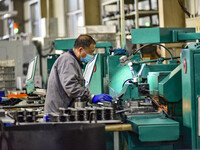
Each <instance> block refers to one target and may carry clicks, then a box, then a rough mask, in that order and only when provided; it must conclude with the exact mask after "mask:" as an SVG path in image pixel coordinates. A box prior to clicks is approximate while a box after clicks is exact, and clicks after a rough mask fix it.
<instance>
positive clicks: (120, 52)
mask: <svg viewBox="0 0 200 150" xmlns="http://www.w3.org/2000/svg"><path fill="white" fill-rule="evenodd" d="M114 55H126V50H125V49H114Z"/></svg>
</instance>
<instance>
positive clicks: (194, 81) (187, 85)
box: [181, 38, 200, 149]
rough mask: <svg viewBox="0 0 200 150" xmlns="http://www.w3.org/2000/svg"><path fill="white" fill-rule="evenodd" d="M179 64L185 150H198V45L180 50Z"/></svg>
mask: <svg viewBox="0 0 200 150" xmlns="http://www.w3.org/2000/svg"><path fill="white" fill-rule="evenodd" d="M199 39H200V38H199ZM181 63H182V64H181V66H182V96H183V99H182V104H183V130H184V144H185V147H186V148H191V149H199V148H200V136H199V135H200V134H199V132H200V122H199V116H200V113H199V112H200V105H199V104H200V99H199V95H200V68H199V63H200V43H192V44H190V45H188V46H186V47H185V48H184V49H183V50H182V53H181Z"/></svg>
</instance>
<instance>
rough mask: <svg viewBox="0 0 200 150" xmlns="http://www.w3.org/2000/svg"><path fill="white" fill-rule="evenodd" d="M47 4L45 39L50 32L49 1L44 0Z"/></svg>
mask: <svg viewBox="0 0 200 150" xmlns="http://www.w3.org/2000/svg"><path fill="white" fill-rule="evenodd" d="M46 2H47V37H49V35H50V34H49V31H50V13H49V11H50V9H49V0H46Z"/></svg>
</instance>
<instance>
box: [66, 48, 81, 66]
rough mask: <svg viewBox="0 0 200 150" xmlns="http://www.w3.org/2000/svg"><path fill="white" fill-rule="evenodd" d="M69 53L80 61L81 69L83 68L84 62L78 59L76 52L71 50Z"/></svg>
mask: <svg viewBox="0 0 200 150" xmlns="http://www.w3.org/2000/svg"><path fill="white" fill-rule="evenodd" d="M69 53H70V54H71V55H72V56H73V57H74V58H75V59H76V60H77V61H78V63H79V65H80V67H81V68H83V64H82V62H81V61H80V60H79V59H78V58H77V57H76V55H75V53H74V51H73V50H69Z"/></svg>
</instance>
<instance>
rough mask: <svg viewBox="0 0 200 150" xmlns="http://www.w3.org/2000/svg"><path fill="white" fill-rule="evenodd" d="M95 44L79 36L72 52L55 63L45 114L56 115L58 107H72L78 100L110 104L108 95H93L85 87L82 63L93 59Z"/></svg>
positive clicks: (85, 37)
mask: <svg viewBox="0 0 200 150" xmlns="http://www.w3.org/2000/svg"><path fill="white" fill-rule="evenodd" d="M95 44H96V42H95V40H94V39H93V38H92V37H91V36H89V35H86V34H84V35H80V36H79V37H78V38H77V39H76V40H75V44H74V48H73V50H69V51H67V52H66V53H64V54H62V55H61V56H59V57H58V59H57V60H56V61H55V63H54V65H53V67H52V69H51V73H50V75H49V79H48V87H47V95H46V100H45V107H44V111H45V114H48V113H52V112H53V113H56V112H58V109H59V108H60V107H63V108H67V107H72V106H73V104H74V101H75V100H76V99H78V98H81V99H82V100H85V101H88V102H90V103H97V102H99V101H108V102H112V97H111V96H110V95H108V94H99V95H93V94H91V93H90V91H89V90H88V89H87V88H86V87H85V80H84V78H83V75H82V70H81V68H82V67H83V64H82V62H84V63H87V62H89V61H91V60H92V59H93V57H94V56H93V55H94V51H95Z"/></svg>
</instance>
